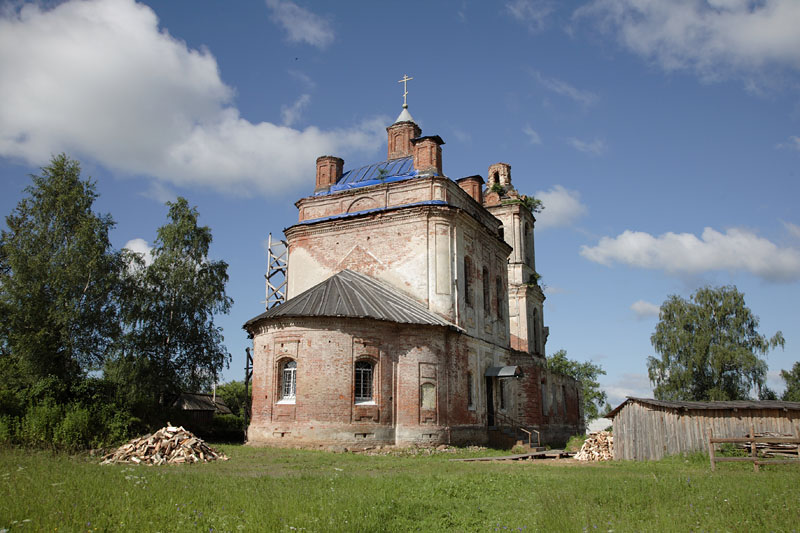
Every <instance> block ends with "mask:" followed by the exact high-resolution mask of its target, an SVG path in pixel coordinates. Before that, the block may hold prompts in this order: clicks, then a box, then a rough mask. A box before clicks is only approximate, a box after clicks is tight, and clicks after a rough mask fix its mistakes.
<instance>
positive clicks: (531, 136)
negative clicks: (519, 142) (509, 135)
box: [522, 124, 542, 144]
mask: <svg viewBox="0 0 800 533" xmlns="http://www.w3.org/2000/svg"><path fill="white" fill-rule="evenodd" d="M522 133H524V134H525V135H527V136H528V140H529V141H530V143H531V144H542V138H541V137H540V136H539V134H538V133H537V132H536V130H534V129H533V128H531V125H530V124H526V125H525V127H524V128H522Z"/></svg>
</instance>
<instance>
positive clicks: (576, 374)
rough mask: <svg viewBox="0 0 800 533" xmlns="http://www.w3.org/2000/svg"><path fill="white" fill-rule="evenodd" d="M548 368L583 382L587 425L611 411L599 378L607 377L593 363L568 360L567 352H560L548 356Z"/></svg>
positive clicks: (600, 368)
mask: <svg viewBox="0 0 800 533" xmlns="http://www.w3.org/2000/svg"><path fill="white" fill-rule="evenodd" d="M547 368H548V369H549V370H551V371H553V372H557V373H559V374H564V375H565V376H570V377H572V378H575V379H576V380H578V381H580V382H581V387H582V389H583V418H584V421H585V422H586V424H587V425H588V424H589V422H591V421H592V420H596V419H598V418H600V417H601V416H602V415H603V413H605V412H608V411H610V410H611V408H610V406H609V405H608V403H607V402H608V396H607V395H606V392H605V391H603V390H600V383H599V382H598V381H597V378H598V377H600V376H605V375H606V372H605V370H603V369H602V367H600V365H596V364H594V363H592V362H591V361H587V362H585V363H579V362H577V361H573V360H571V359H568V358H567V351H566V350H563V349H562V350H558V351H557V352H556V353H554V354H552V355H549V356H547Z"/></svg>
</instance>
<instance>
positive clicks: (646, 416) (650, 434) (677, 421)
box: [614, 401, 800, 461]
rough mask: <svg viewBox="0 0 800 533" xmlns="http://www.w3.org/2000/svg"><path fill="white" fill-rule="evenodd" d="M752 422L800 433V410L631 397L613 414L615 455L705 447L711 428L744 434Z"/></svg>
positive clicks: (645, 456) (655, 455) (643, 456)
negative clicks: (671, 403) (669, 403)
mask: <svg viewBox="0 0 800 533" xmlns="http://www.w3.org/2000/svg"><path fill="white" fill-rule="evenodd" d="M751 424H752V425H753V427H754V428H755V431H756V433H764V432H775V433H786V434H791V435H794V434H799V435H800V411H783V410H779V409H739V410H737V411H734V410H733V409H719V410H705V409H698V410H687V411H684V410H677V409H671V408H666V407H657V406H652V405H647V404H642V403H639V402H636V401H629V402H628V404H627V405H625V406H624V407H623V408H622V409H621V410H620V411H619V412H618V413H617V415H616V416H615V417H614V458H615V459H633V460H639V461H641V460H658V459H661V458H662V457H665V456H668V455H676V454H680V453H686V452H694V451H705V450H707V449H708V431H709V429H711V430H712V431H713V432H714V436H715V437H743V436H745V435H746V434H747V433H749V432H750V425H751ZM796 432H797V433H796Z"/></svg>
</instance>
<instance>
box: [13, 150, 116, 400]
mask: <svg viewBox="0 0 800 533" xmlns="http://www.w3.org/2000/svg"><path fill="white" fill-rule="evenodd" d="M31 178H32V181H33V183H32V184H31V185H30V186H28V187H27V188H26V189H25V192H26V194H27V196H26V197H25V198H23V199H22V200H21V201H20V202H19V203H18V204H17V206H16V208H15V209H14V211H13V212H12V213H11V214H10V215H8V216H7V217H6V226H7V229H4V230H3V231H2V233H1V234H0V355H1V356H2V361H0V367H2V368H1V370H2V372H0V373H2V376H3V377H2V378H0V381H2V383H1V384H0V385H2V387H3V388H4V389H5V391H6V392H8V390H9V388H15V389H17V391H19V390H22V389H29V388H31V387H33V386H34V385H35V384H36V383H38V382H45V381H46V382H47V383H48V385H47V387H44V388H43V390H42V393H43V394H44V395H45V396H52V397H59V396H61V397H66V395H67V394H69V390H70V388H71V387H73V386H75V385H76V384H77V383H79V382H80V381H81V379H83V377H84V376H85V375H86V373H87V372H88V371H90V370H92V369H97V368H99V367H100V365H101V364H102V362H103V361H104V359H105V357H106V355H107V354H108V353H109V352H110V349H111V346H112V344H113V342H114V341H115V339H116V337H117V334H118V331H119V330H118V325H117V324H118V322H117V312H116V305H115V298H114V295H115V294H116V291H117V288H118V285H117V281H118V279H119V273H120V271H121V268H122V260H121V258H120V255H119V254H118V253H116V252H114V251H113V250H112V248H111V244H110V241H109V231H110V230H111V228H112V227H113V226H114V222H113V220H112V218H111V216H110V215H99V214H96V213H95V212H94V211H93V210H92V205H93V203H94V201H95V199H96V198H97V196H98V195H97V192H96V190H95V184H94V183H93V182H92V181H90V180H82V179H81V175H80V165H79V163H78V162H77V161H74V160H71V159H69V158H68V157H67V156H66V155H64V154H61V155H59V156H56V157H54V158H53V159H52V160H51V162H50V165H48V166H46V167H44V168H42V169H41V174H40V175H38V176H37V175H33V176H31Z"/></svg>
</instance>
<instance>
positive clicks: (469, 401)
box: [467, 372, 475, 407]
mask: <svg viewBox="0 0 800 533" xmlns="http://www.w3.org/2000/svg"><path fill="white" fill-rule="evenodd" d="M474 394H475V391H474V390H473V383H472V372H467V407H472V406H473V405H474V401H475V398H474Z"/></svg>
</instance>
